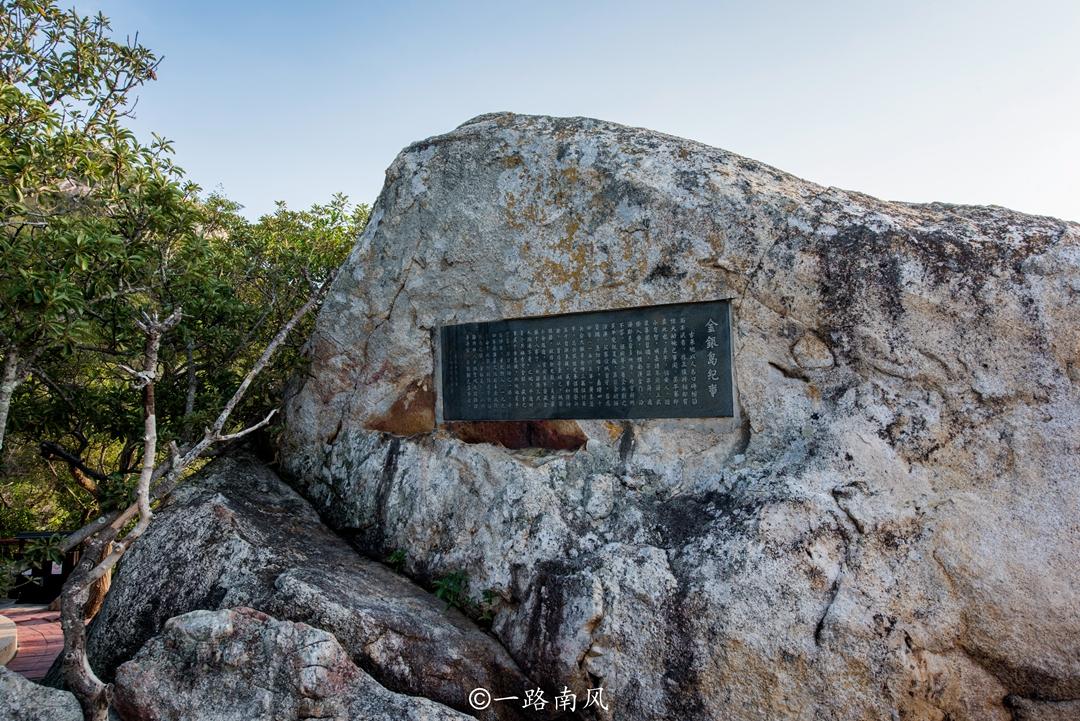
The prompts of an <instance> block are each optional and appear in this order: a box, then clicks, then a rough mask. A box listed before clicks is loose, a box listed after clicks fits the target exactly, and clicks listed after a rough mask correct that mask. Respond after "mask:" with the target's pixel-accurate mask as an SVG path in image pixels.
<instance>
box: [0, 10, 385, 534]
mask: <svg viewBox="0 0 1080 721" xmlns="http://www.w3.org/2000/svg"><path fill="white" fill-rule="evenodd" d="M110 33H111V30H110V28H109V24H108V21H107V19H105V18H104V17H102V16H101V15H98V16H96V17H84V16H81V15H79V14H78V13H77V12H76V11H75V10H70V11H61V10H59V9H58V7H57V6H56V4H55V3H53V2H35V1H32V0H0V222H2V224H3V225H2V227H0V353H2V354H3V358H4V363H7V362H8V361H9V360H11V361H16V362H17V363H16V365H17V368H18V371H19V372H18V373H17V376H18V381H19V383H20V385H19V387H18V388H17V390H16V391H15V392H14V394H13V397H12V400H11V403H10V411H11V415H10V420H9V422H8V424H7V428H8V437H7V438H5V439H4V440H3V457H2V459H0V461H2V472H0V535H5V534H10V533H13V532H15V531H20V530H28V529H34V528H50V529H59V528H61V527H64V526H67V527H69V528H70V527H77V526H78V525H81V524H82V523H83V522H85V521H86V520H88V519H89V518H91V517H93V516H94V515H96V514H98V513H100V512H101V511H103V510H108V509H111V508H116V507H119V506H121V505H124V504H125V503H126V502H127V501H128V500H129V499H130V498H131V489H132V486H133V484H134V479H135V475H136V474H137V472H138V468H139V466H140V465H141V462H142V459H141V458H140V455H139V454H140V453H141V449H142V407H141V399H140V397H139V394H138V393H137V392H135V391H133V387H132V383H131V378H130V377H129V375H127V374H126V373H125V372H124V371H123V370H122V366H123V365H129V366H136V365H138V362H139V360H140V357H141V353H142V349H143V343H144V338H143V336H142V334H141V332H140V331H139V330H138V328H137V326H136V320H137V319H138V318H139V317H140V315H141V314H142V313H144V312H156V313H159V314H160V315H162V316H164V315H167V314H168V313H170V312H171V311H172V310H174V309H175V308H177V307H180V308H182V309H183V312H184V314H183V318H182V320H181V322H180V324H179V325H178V326H177V327H176V328H175V329H174V330H173V331H172V332H171V333H169V334H168V335H167V336H166V337H165V339H164V341H163V343H162V346H161V349H160V353H159V363H160V366H159V368H160V371H159V381H158V383H157V388H156V401H157V418H158V433H159V437H160V442H159V448H160V449H162V450H161V452H162V453H165V452H166V449H167V448H168V444H169V442H170V441H176V442H177V443H179V444H181V445H182V444H183V443H184V442H185V441H187V440H190V439H192V438H196V437H198V436H200V435H201V434H202V431H203V428H204V427H205V426H206V425H208V424H209V423H210V422H211V419H213V418H214V417H216V415H217V413H218V412H219V411H220V410H221V407H222V405H223V404H224V403H225V401H226V399H228V398H229V397H230V396H231V395H232V393H233V392H234V390H235V389H236V387H237V386H238V385H239V383H240V381H241V379H242V378H243V376H244V374H245V373H246V372H247V370H248V369H249V368H250V367H251V366H252V365H253V363H254V362H255V360H256V359H257V358H258V357H259V355H260V354H261V352H262V350H263V348H264V347H265V346H266V344H267V343H268V342H269V340H270V339H271V338H272V337H273V336H274V335H275V334H276V333H277V331H278V330H279V329H280V328H281V326H282V325H283V324H284V323H285V321H286V320H287V319H288V318H289V317H290V316H291V315H292V314H293V313H294V312H295V311H296V309H297V308H299V307H300V306H301V305H302V304H303V303H304V302H305V301H306V300H307V298H308V296H309V294H310V293H311V290H312V287H313V285H314V284H317V283H319V282H321V281H322V280H323V279H325V278H326V277H327V276H328V275H329V274H330V273H331V272H333V270H334V269H335V268H336V267H337V266H338V265H340V263H341V262H342V261H343V260H344V258H345V255H346V253H347V252H348V249H349V248H350V247H351V245H352V243H353V242H354V240H355V238H356V237H357V235H358V234H359V232H360V231H361V230H362V229H363V227H364V225H365V224H366V223H367V219H368V214H369V209H368V207H367V206H366V205H353V204H351V203H350V202H349V200H348V198H346V197H345V196H343V195H335V196H334V197H333V198H331V200H330V201H329V202H328V203H326V204H318V205H314V206H312V207H311V208H309V209H307V210H293V209H291V208H289V207H288V206H286V205H285V204H284V203H279V204H278V206H277V208H276V209H275V210H274V212H272V213H270V214H267V215H265V216H263V217H262V218H260V219H259V220H258V221H256V222H251V221H248V220H247V219H246V218H244V217H243V216H242V215H241V213H240V210H241V208H240V206H238V205H237V204H236V203H233V202H231V201H229V200H228V199H226V198H223V197H221V196H218V195H210V196H208V197H202V196H200V194H199V188H198V187H197V186H195V185H194V184H192V183H189V182H186V181H185V179H184V175H183V171H182V170H181V169H180V168H179V167H177V166H176V165H175V164H174V163H173V161H172V153H173V147H172V144H171V143H170V142H169V141H167V140H165V139H163V138H160V137H158V136H156V135H155V136H153V137H152V139H151V142H149V143H148V144H144V143H142V142H140V141H139V140H138V139H137V138H136V137H135V136H134V134H133V133H132V132H131V131H130V130H129V129H128V128H126V127H125V126H124V122H125V119H126V117H127V116H128V115H129V114H130V110H131V108H132V107H133V104H134V91H135V90H137V89H138V88H139V87H140V86H141V85H143V84H144V83H146V82H148V81H150V80H153V79H154V78H155V68H156V66H157V62H158V60H157V58H156V57H155V55H154V54H153V53H152V52H151V51H150V50H148V49H147V48H145V47H143V46H141V45H139V43H138V41H137V39H136V40H135V41H134V42H131V43H118V42H116V41H114V40H112V39H111V37H110ZM313 318H314V314H311V315H309V316H308V318H306V319H305V320H304V322H303V323H302V324H301V326H299V327H298V328H297V329H296V330H295V331H294V332H293V334H292V336H291V337H290V340H289V341H288V343H287V344H286V345H285V346H284V347H282V348H281V349H280V350H279V352H278V354H277V355H276V356H275V359H274V362H273V363H272V364H271V365H270V366H269V367H268V368H267V369H266V370H265V371H264V372H263V373H261V374H260V376H259V378H258V379H257V381H256V383H255V384H254V385H253V387H252V388H251V389H250V390H249V392H248V393H247V394H246V396H245V398H244V401H243V403H242V404H241V406H240V407H239V408H238V409H237V410H236V411H235V412H234V413H233V415H232V420H231V424H232V427H231V428H230V429H226V431H229V430H232V429H235V428H240V427H243V426H246V425H250V424H251V423H253V422H254V421H256V420H258V419H261V418H262V417H264V416H265V415H266V414H267V412H268V411H269V410H270V409H272V408H274V407H276V406H277V405H278V404H279V403H280V398H281V394H282V391H283V387H284V385H285V383H286V382H287V380H288V379H289V378H290V377H292V376H293V375H294V374H295V373H296V372H297V371H298V369H300V367H301V364H302V358H301V354H300V348H301V344H302V343H303V340H304V339H306V338H307V337H308V335H309V334H310V328H311V323H312V322H313ZM0 403H2V401H0ZM0 438H3V436H0ZM44 441H50V442H53V443H55V444H57V445H58V446H60V447H62V448H63V449H65V450H66V452H67V453H68V454H69V455H70V456H71V457H73V458H75V459H77V463H73V462H71V461H70V459H67V458H63V457H60V456H58V455H56V454H47V455H48V458H47V459H42V458H40V457H37V454H36V451H37V449H38V446H39V444H41V443H42V442H44ZM158 460H160V459H158ZM8 499H10V500H11V502H10V503H8Z"/></svg>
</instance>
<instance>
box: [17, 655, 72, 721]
mask: <svg viewBox="0 0 1080 721" xmlns="http://www.w3.org/2000/svg"><path fill="white" fill-rule="evenodd" d="M82 718H83V714H82V709H80V708H79V702H78V701H76V700H75V697H74V696H72V695H71V694H70V693H68V692H67V691H58V690H57V689H54V688H48V687H47V686H41V685H39V684H36V683H34V682H33V681H28V680H26V679H25V678H24V677H22V676H20V675H19V674H17V673H15V672H14V671H8V670H7V669H6V668H4V667H3V666H0V719H4V721H82Z"/></svg>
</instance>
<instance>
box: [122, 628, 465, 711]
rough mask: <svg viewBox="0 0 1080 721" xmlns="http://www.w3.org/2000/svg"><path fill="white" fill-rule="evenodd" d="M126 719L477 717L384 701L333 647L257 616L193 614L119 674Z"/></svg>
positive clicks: (327, 638)
mask: <svg viewBox="0 0 1080 721" xmlns="http://www.w3.org/2000/svg"><path fill="white" fill-rule="evenodd" d="M113 699H114V706H115V710H116V711H117V712H119V713H120V715H121V716H122V717H124V718H127V719H155V721H185V720H186V719H219V720H220V721H231V720H235V721H256V720H257V719H265V720H266V721H271V720H276V719H327V721H331V720H332V721H355V720H356V719H364V720H365V721H399V720H400V721H457V720H458V719H461V720H462V721H464V719H470V718H472V717H471V716H466V715H464V714H461V713H458V712H456V711H452V710H450V709H448V708H447V707H445V706H442V705H440V704H437V703H435V702H433V701H429V700H427V699H423V698H416V697H412V696H406V695H404V694H399V693H393V692H391V691H387V690H386V689H385V688H383V687H382V686H380V685H379V684H378V683H377V682H376V681H375V680H374V679H372V678H371V676H369V675H368V674H367V673H365V672H364V671H363V670H361V669H360V668H358V667H357V666H356V664H354V663H353V662H352V659H350V658H349V654H348V653H346V651H345V650H344V649H343V648H342V647H341V645H340V644H339V643H338V642H337V640H336V639H335V638H334V637H333V636H332V635H330V634H329V633H327V632H325V631H321V630H319V629H316V628H312V627H311V626H308V625H307V624H304V623H292V622H288V621H279V620H277V619H274V618H271V617H269V616H267V615H266V614H263V613H259V612H258V611H253V610H251V609H246V608H239V609H230V610H223V611H192V612H191V613H187V614H184V615H182V616H176V617H175V618H172V619H170V620H169V622H168V623H166V624H165V628H164V629H163V630H162V633H161V635H160V636H157V637H155V638H154V639H152V640H151V641H150V642H148V643H147V644H146V645H145V646H143V647H142V649H141V650H140V651H139V653H138V654H137V655H136V656H135V658H133V659H132V660H130V661H128V662H127V663H125V664H124V665H122V666H121V667H120V668H119V669H117V672H116V683H115V685H114V688H113Z"/></svg>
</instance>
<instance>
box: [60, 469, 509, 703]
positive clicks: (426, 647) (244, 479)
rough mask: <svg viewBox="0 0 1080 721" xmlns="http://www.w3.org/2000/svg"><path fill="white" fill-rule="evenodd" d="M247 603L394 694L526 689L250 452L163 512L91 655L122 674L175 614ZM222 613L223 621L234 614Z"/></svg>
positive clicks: (94, 626)
mask: <svg viewBox="0 0 1080 721" xmlns="http://www.w3.org/2000/svg"><path fill="white" fill-rule="evenodd" d="M240 606H243V607H250V608H253V609H256V610H258V611H260V612H263V613H266V614H270V615H272V616H273V617H275V618H277V619H282V620H283V621H293V622H302V623H305V624H308V625H310V626H313V627H315V628H318V629H321V630H323V631H326V632H328V633H330V634H332V635H333V636H334V637H335V638H336V639H337V642H339V643H340V644H341V646H342V647H343V648H344V649H345V651H346V652H347V653H348V654H349V655H350V656H351V657H352V659H353V662H355V663H356V664H357V665H358V666H359V667H360V668H362V669H363V670H364V671H366V672H367V673H369V674H370V675H371V676H373V677H374V679H375V680H376V681H377V682H378V683H380V684H382V685H383V686H385V687H387V688H388V689H390V690H392V691H396V692H401V693H407V694H410V695H415V696H425V697H427V698H430V699H434V700H436V701H438V702H440V703H443V704H445V705H448V706H451V707H455V708H464V709H467V708H468V694H469V693H470V691H472V690H473V689H474V688H476V687H478V686H482V687H486V688H491V687H494V686H513V687H516V688H523V687H527V686H528V685H529V681H528V680H527V679H526V677H525V676H524V675H523V674H522V672H521V670H520V669H519V668H518V666H517V665H516V664H515V663H514V661H513V659H511V658H510V656H509V655H508V654H507V652H506V651H505V650H504V649H503V648H502V647H501V646H500V645H499V644H498V642H497V641H495V640H494V639H493V638H492V637H491V636H489V635H488V634H487V633H485V632H484V631H482V630H481V629H480V628H478V627H477V626H476V625H475V624H474V623H473V622H472V621H471V620H469V619H468V618H466V617H465V616H463V615H462V614H461V613H460V612H459V611H457V610H456V609H452V608H451V609H448V608H446V606H445V604H444V603H443V602H441V601H439V600H438V599H436V598H435V597H434V596H432V595H431V594H429V593H428V592H426V591H424V590H423V589H421V588H419V587H417V586H416V585H414V584H413V583H411V582H409V581H408V580H407V579H404V578H402V577H401V576H398V575H395V574H394V573H393V572H391V571H390V570H388V569H387V568H386V567H384V566H382V565H381V564H378V563H375V562H373V561H370V560H368V559H366V558H364V557H363V556H361V555H360V554H358V553H357V552H356V551H355V550H354V549H353V548H351V547H350V546H349V545H348V544H347V543H346V542H345V541H343V540H342V539H341V538H339V537H338V536H336V535H334V534H333V533H332V532H331V531H330V530H329V529H327V528H326V527H325V526H324V525H323V524H322V523H321V522H320V521H319V517H318V516H317V515H316V513H315V511H314V510H313V509H312V508H311V506H310V505H309V504H308V503H307V502H306V501H305V500H304V499H302V498H301V497H300V496H299V495H298V494H297V493H296V492H295V491H293V490H292V489H291V488H289V487H288V486H287V485H285V484H284V483H283V482H282V481H281V480H280V479H279V478H278V477H277V476H276V475H275V474H274V473H273V472H272V471H271V470H269V469H268V468H266V467H265V466H264V465H261V464H260V463H258V462H257V461H254V460H252V459H249V458H245V457H236V458H230V457H226V458H221V459H219V460H217V461H215V462H213V463H212V464H210V465H209V466H207V467H206V468H205V469H203V470H202V471H200V473H199V474H198V475H196V476H194V477H193V478H192V479H190V480H188V481H186V482H185V483H184V484H183V485H182V486H181V487H180V488H179V489H177V491H175V492H174V493H173V495H172V496H171V497H170V499H169V501H168V503H167V505H165V506H164V507H163V508H161V509H160V510H159V511H157V512H156V513H155V515H154V520H153V523H151V524H150V527H149V529H148V530H147V531H146V533H145V534H144V535H143V536H142V537H141V538H140V539H139V541H138V543H136V544H134V545H133V546H132V548H131V550H129V551H128V553H127V554H125V556H124V558H123V561H122V562H121V564H120V566H119V571H118V572H117V573H116V575H115V576H114V578H113V583H112V588H111V589H110V591H109V594H108V596H107V597H106V599H105V603H104V605H103V606H102V609H101V611H100V612H99V613H98V615H97V616H96V617H95V618H94V620H93V622H92V623H91V625H90V627H89V636H88V652H89V656H90V660H91V663H92V664H93V666H94V669H95V670H96V671H97V672H98V673H99V675H100V676H101V677H102V678H103V679H105V680H112V679H113V677H114V673H115V672H116V669H117V667H118V666H119V665H120V664H122V663H124V662H125V661H128V660H129V659H131V658H132V657H133V656H134V655H135V654H136V652H137V651H138V650H139V649H140V648H141V647H142V646H143V644H144V643H145V642H147V641H148V640H149V639H151V638H153V637H154V636H157V635H158V634H159V633H160V632H161V631H162V629H163V628H165V626H166V622H167V621H168V620H169V619H170V618H173V617H174V616H179V615H181V614H186V613H188V612H190V611H196V610H220V609H230V608H234V607H240ZM199 618H206V617H199ZM222 618H224V619H225V620H224V621H222V623H224V625H223V626H222V628H225V629H226V630H227V628H228V623H225V621H228V618H226V617H222ZM219 620H220V619H219ZM191 624H195V625H191ZM188 625H189V626H191V628H195V626H197V625H198V624H197V623H196V621H191V622H190V624H188ZM182 627H183V628H186V627H187V626H182ZM275 628H277V627H275ZM281 628H284V627H281ZM289 628H293V627H289ZM294 630H295V629H294ZM192 632H194V631H192ZM207 632H208V633H209V632H210V631H207ZM170 633H172V634H173V635H176V634H180V635H181V636H182V635H183V633H186V632H185V631H183V630H182V629H181V630H177V629H173V630H172V631H168V632H166V636H167V637H170V638H171V636H169V634H170ZM215 633H216V631H215ZM223 633H224V631H223ZM260 633H261V631H260ZM268 633H269V631H268ZM275 633H276V632H275ZM290 633H292V631H290ZM304 633H307V631H305V632H304ZM245 638H246V637H245ZM185 643H186V642H185ZM243 643H246V641H245V642H243ZM155 653H156V652H155ZM294 660H295V659H294ZM230 663H231V662H230ZM237 663H239V662H237ZM241 665H242V664H241ZM57 672H58V668H57V667H56V666H55V665H54V667H53V669H52V672H51V673H52V680H53V682H54V683H57V684H59V677H58V675H57ZM235 672H236V673H237V674H243V673H249V674H255V676H254V677H257V676H258V674H259V673H262V671H261V670H260V669H249V670H247V671H243V670H241V669H235ZM230 673H232V671H230ZM238 679H239V677H238ZM238 679H237V680H236V682H237V683H240V681H239V680H238ZM206 683H212V679H211V680H208V681H206ZM275 693H276V692H275ZM496 711H498V712H499V714H500V715H498V716H497V715H496V713H495V712H496ZM517 712H518V710H517V709H514V708H512V707H509V706H502V707H499V708H495V707H494V706H493V707H491V708H489V709H488V710H487V712H486V715H479V716H478V718H487V719H494V718H516V717H517V716H515V715H514V714H515V713H517ZM138 718H142V717H138ZM360 718H362V717H360Z"/></svg>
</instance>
